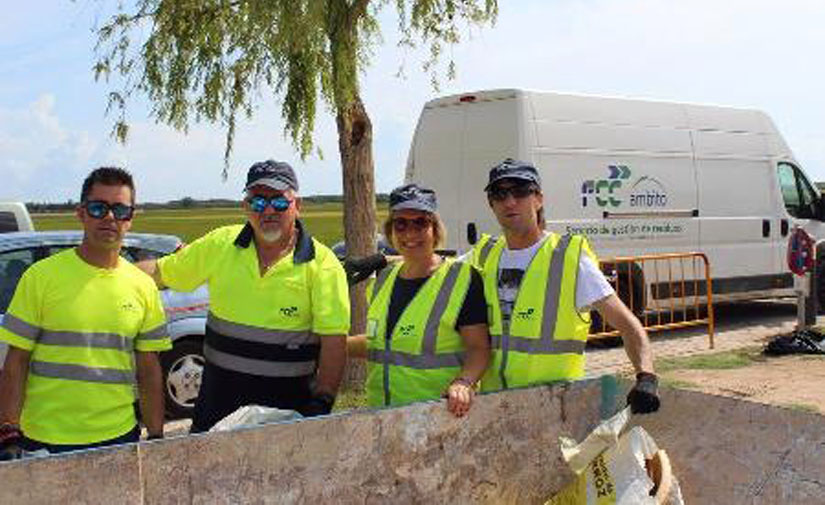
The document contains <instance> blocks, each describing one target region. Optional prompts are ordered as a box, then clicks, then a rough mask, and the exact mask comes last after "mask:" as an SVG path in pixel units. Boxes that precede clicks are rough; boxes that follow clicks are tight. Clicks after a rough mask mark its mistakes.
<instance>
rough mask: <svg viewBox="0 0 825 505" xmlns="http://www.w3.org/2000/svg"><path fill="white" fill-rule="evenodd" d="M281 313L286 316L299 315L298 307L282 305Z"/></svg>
mask: <svg viewBox="0 0 825 505" xmlns="http://www.w3.org/2000/svg"><path fill="white" fill-rule="evenodd" d="M281 315H282V316H285V317H298V307H296V306H294V305H293V306H292V307H281Z"/></svg>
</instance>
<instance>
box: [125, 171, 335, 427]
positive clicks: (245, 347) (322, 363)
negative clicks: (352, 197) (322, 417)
mask: <svg viewBox="0 0 825 505" xmlns="http://www.w3.org/2000/svg"><path fill="white" fill-rule="evenodd" d="M244 191H245V192H246V198H245V199H244V202H243V208H244V210H245V211H246V215H247V222H246V224H244V225H235V226H225V227H222V228H218V229H216V230H213V231H212V232H210V233H208V234H206V235H205V236H203V237H201V238H200V239H198V240H196V241H195V242H193V243H192V244H190V245H188V246H187V247H185V248H184V249H182V250H180V251H178V252H177V253H175V254H173V255H170V256H167V257H165V258H162V259H160V260H158V261H157V262H155V261H147V262H142V263H140V264H139V266H141V267H142V268H143V269H144V270H145V271H146V272H147V273H149V274H150V275H152V277H153V278H154V279H155V281H156V282H157V283H158V285H159V286H161V287H163V286H168V287H171V288H173V289H175V290H178V291H192V290H194V289H195V288H197V287H198V286H200V285H201V284H203V283H208V285H209V293H210V309H209V316H208V319H207V324H206V338H205V341H204V346H203V349H204V357H205V358H206V365H205V367H204V372H203V382H202V384H201V388H200V393H199V395H198V400H197V402H196V404H195V413H194V418H193V420H192V431H193V432H200V431H206V430H208V429H209V428H210V427H212V426H213V425H214V424H215V423H216V422H218V421H220V420H221V419H222V418H223V417H225V416H227V415H228V414H231V413H232V412H233V411H235V410H236V409H237V408H238V407H242V406H244V405H249V404H255V405H264V406H269V407H277V408H283V409H293V410H297V411H298V412H300V413H301V414H303V415H305V416H311V415H319V414H327V413H329V411H330V410H331V408H332V405H333V403H334V402H335V394H336V392H337V390H338V385H339V383H340V381H341V377H342V376H343V372H344V366H345V364H346V334H347V333H348V331H349V320H350V307H349V291H348V287H347V282H346V275H345V273H344V270H343V268H342V267H341V264H340V262H339V261H338V259H337V258H336V257H335V255H334V254H333V253H332V251H331V250H329V249H328V248H327V247H326V246H324V245H323V244H321V243H320V242H318V241H317V240H315V239H313V238H312V237H311V236H310V235H309V233H308V232H307V231H306V230H305V229H304V227H303V225H302V224H301V221H300V220H298V219H297V218H298V215H299V213H300V208H301V200H300V198H299V197H298V196H297V194H298V180H297V178H296V177H295V172H294V171H293V170H292V167H290V166H289V165H288V164H287V163H284V162H277V161H272V160H267V161H263V162H259V163H255V164H254V165H252V167H250V169H249V172H248V174H247V179H246V185H245V187H244Z"/></svg>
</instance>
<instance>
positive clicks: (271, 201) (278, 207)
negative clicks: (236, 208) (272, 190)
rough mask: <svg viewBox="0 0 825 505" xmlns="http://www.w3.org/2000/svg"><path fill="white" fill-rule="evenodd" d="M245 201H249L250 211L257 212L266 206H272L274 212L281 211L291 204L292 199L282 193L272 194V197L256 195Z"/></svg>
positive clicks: (263, 209)
mask: <svg viewBox="0 0 825 505" xmlns="http://www.w3.org/2000/svg"><path fill="white" fill-rule="evenodd" d="M246 201H247V202H249V207H250V208H251V209H252V212H258V213H261V212H263V211H265V210H266V208H267V207H272V210H274V211H276V212H283V211H285V210H286V209H288V208H289V206H290V205H291V204H292V200H290V199H289V198H287V197H285V196H283V195H281V196H273V197H272V198H267V197H265V196H260V195H257V196H253V197H250V198H248V199H247V200H246Z"/></svg>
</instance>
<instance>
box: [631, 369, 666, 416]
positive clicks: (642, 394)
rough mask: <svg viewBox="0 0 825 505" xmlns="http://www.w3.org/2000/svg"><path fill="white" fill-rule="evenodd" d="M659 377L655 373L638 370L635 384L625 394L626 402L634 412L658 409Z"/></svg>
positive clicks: (642, 412) (648, 411)
mask: <svg viewBox="0 0 825 505" xmlns="http://www.w3.org/2000/svg"><path fill="white" fill-rule="evenodd" d="M658 390H659V379H658V378H657V377H656V375H655V374H652V373H648V372H639V373H637V374H636V384H635V385H634V386H633V389H631V390H630V392H629V393H628V394H627V403H628V405H630V411H631V412H632V413H634V414H650V413H651V412H656V411H657V410H659V394H658Z"/></svg>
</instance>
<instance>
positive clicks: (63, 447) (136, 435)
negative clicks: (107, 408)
mask: <svg viewBox="0 0 825 505" xmlns="http://www.w3.org/2000/svg"><path fill="white" fill-rule="evenodd" d="M138 440H140V428H138V426H137V425H135V427H134V428H132V429H131V430H129V431H127V432H126V433H124V434H123V435H121V436H119V437H115V438H110V439H109V440H103V441H102V442H95V443H94V444H80V445H70V444H47V443H46V442H39V441H37V440H32V439H30V438H27V437H23V444H22V445H23V449H25V450H27V451H39V450H40V449H46V450H47V451H49V453H51V454H60V453H61V452H70V451H82V450H84V449H95V448H97V447H107V446H110V445H120V444H129V443H132V442H137V441H138Z"/></svg>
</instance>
